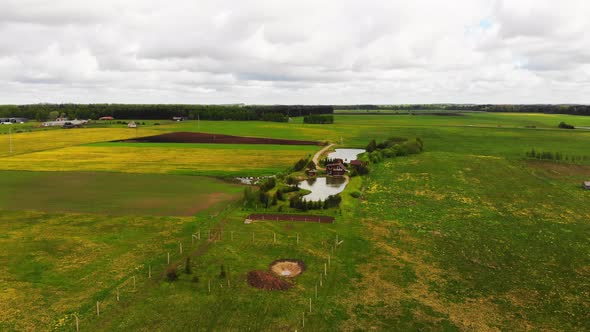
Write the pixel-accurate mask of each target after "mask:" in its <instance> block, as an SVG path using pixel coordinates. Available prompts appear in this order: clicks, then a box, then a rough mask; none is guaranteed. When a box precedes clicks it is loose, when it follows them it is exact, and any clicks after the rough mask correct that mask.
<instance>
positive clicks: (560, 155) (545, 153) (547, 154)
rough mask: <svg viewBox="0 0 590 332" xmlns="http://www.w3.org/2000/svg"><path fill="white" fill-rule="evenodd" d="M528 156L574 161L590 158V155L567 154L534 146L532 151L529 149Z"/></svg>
mask: <svg viewBox="0 0 590 332" xmlns="http://www.w3.org/2000/svg"><path fill="white" fill-rule="evenodd" d="M526 156H527V157H528V158H532V159H540V160H553V161H565V162H574V163H575V162H582V161H588V160H590V156H576V155H569V154H565V153H562V152H548V151H536V150H535V149H534V148H533V149H531V151H527V152H526Z"/></svg>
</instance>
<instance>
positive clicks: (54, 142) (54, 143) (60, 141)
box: [0, 128, 161, 157]
mask: <svg viewBox="0 0 590 332" xmlns="http://www.w3.org/2000/svg"><path fill="white" fill-rule="evenodd" d="M160 133H161V131H157V130H153V129H145V128H140V129H137V130H136V129H129V128H77V129H67V130H66V129H48V130H46V131H34V132H26V133H17V134H12V150H13V154H15V155H17V154H23V153H30V152H36V151H44V150H51V149H59V148H64V147H67V146H72V145H80V144H88V143H94V142H105V141H113V140H121V139H127V138H133V137H137V136H148V135H157V134H160ZM9 155H10V151H9V136H8V135H0V157H2V156H9Z"/></svg>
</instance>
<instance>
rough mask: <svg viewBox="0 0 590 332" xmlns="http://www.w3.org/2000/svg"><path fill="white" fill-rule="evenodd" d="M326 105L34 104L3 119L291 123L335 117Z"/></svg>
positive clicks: (9, 108) (5, 110)
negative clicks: (297, 119)
mask: <svg viewBox="0 0 590 332" xmlns="http://www.w3.org/2000/svg"><path fill="white" fill-rule="evenodd" d="M332 113H334V108H333V107H332V106H324V105H246V106H243V105H167V104H162V105H149V104H146V105H139V104H137V105H132V104H33V105H0V117H2V118H9V117H24V118H29V119H35V120H37V121H46V120H50V119H55V118H56V117H60V116H65V117H68V118H70V119H98V118H100V117H103V116H112V117H114V118H115V119H146V120H148V119H152V120H164V119H171V118H172V117H185V118H187V119H194V120H196V119H201V120H242V121H247V120H261V121H276V122H287V121H288V120H289V117H299V116H308V115H317V114H332Z"/></svg>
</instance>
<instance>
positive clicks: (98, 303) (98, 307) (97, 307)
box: [96, 301, 100, 316]
mask: <svg viewBox="0 0 590 332" xmlns="http://www.w3.org/2000/svg"><path fill="white" fill-rule="evenodd" d="M96 315H97V316H100V302H98V301H96Z"/></svg>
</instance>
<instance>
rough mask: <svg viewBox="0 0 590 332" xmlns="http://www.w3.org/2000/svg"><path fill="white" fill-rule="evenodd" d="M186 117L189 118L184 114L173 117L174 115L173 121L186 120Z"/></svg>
mask: <svg viewBox="0 0 590 332" xmlns="http://www.w3.org/2000/svg"><path fill="white" fill-rule="evenodd" d="M186 119H187V118H186V117H184V116H173V117H172V121H184V120H186Z"/></svg>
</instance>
